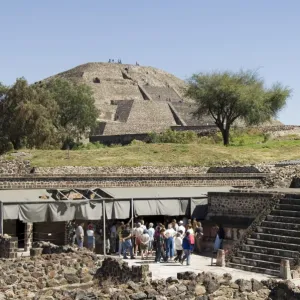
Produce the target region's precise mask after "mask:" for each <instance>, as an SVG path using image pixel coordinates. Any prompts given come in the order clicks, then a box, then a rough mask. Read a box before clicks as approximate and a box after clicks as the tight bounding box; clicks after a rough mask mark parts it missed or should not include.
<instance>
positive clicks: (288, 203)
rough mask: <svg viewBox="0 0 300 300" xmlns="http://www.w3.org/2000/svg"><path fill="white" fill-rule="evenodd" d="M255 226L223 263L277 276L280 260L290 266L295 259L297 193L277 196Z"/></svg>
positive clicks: (299, 219)
mask: <svg viewBox="0 0 300 300" xmlns="http://www.w3.org/2000/svg"><path fill="white" fill-rule="evenodd" d="M256 225H257V226H255V227H254V230H251V231H250V233H249V235H247V236H246V238H245V239H244V240H243V241H242V242H241V243H240V244H239V245H238V247H237V248H236V249H235V251H233V253H232V255H231V256H230V258H229V261H228V262H227V266H228V267H231V268H235V269H241V270H245V271H251V272H258V273H264V274H268V275H273V276H277V277H279V276H280V263H281V260H282V259H288V260H290V264H291V266H293V264H294V262H295V261H296V259H298V258H299V254H300V194H299V195H286V196H285V197H284V198H281V199H280V200H279V201H278V203H277V204H275V205H274V206H273V208H272V209H270V210H269V211H268V213H267V214H266V215H265V216H264V217H263V218H261V220H260V221H259V222H258V223H257V224H256ZM252 228H253V226H252Z"/></svg>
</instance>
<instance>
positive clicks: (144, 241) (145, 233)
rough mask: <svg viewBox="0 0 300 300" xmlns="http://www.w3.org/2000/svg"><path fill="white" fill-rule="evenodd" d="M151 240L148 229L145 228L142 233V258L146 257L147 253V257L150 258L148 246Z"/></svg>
mask: <svg viewBox="0 0 300 300" xmlns="http://www.w3.org/2000/svg"><path fill="white" fill-rule="evenodd" d="M149 241H150V237H149V234H148V231H147V229H144V231H143V234H142V235H141V244H140V247H141V259H142V260H143V259H144V254H145V255H146V258H148V253H149V252H148V247H149Z"/></svg>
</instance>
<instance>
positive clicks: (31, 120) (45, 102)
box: [0, 78, 59, 149]
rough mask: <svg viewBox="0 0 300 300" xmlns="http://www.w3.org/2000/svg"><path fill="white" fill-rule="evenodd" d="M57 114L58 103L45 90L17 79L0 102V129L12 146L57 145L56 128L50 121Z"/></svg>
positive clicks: (57, 131)
mask: <svg viewBox="0 0 300 300" xmlns="http://www.w3.org/2000/svg"><path fill="white" fill-rule="evenodd" d="M57 113H58V105H57V104H56V102H55V100H54V98H53V97H52V95H51V94H50V93H49V92H48V91H46V90H44V89H42V88H40V87H37V86H30V85H28V83H27V81H26V80H25V79H24V78H20V79H17V80H16V83H15V84H14V85H13V86H12V87H10V88H9V89H6V91H5V96H4V98H3V99H2V101H1V102H0V116H1V117H0V128H1V129H0V132H2V137H4V138H6V139H7V140H8V141H9V142H11V143H12V144H13V146H14V148H15V149H19V148H21V147H23V146H26V147H37V148H44V147H49V146H50V145H57V144H58V143H59V130H58V129H57V128H56V127H55V126H54V124H53V121H54V120H55V118H56V116H57Z"/></svg>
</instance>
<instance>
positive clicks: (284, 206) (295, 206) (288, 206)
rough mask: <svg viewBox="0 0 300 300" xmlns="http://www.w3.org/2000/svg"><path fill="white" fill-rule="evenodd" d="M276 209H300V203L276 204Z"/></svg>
mask: <svg viewBox="0 0 300 300" xmlns="http://www.w3.org/2000/svg"><path fill="white" fill-rule="evenodd" d="M275 209H276V210H277V209H278V210H290V211H300V204H299V205H298V204H286V203H284V204H281V203H280V204H277V205H276V206H275Z"/></svg>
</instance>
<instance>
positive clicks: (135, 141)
mask: <svg viewBox="0 0 300 300" xmlns="http://www.w3.org/2000/svg"><path fill="white" fill-rule="evenodd" d="M145 144H146V143H145V142H143V141H139V140H133V141H131V143H130V145H132V146H135V145H138V146H143V145H145Z"/></svg>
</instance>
